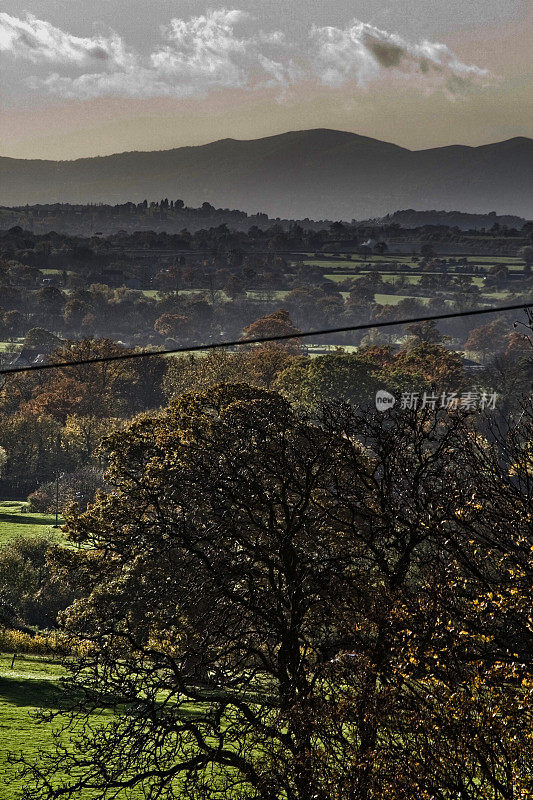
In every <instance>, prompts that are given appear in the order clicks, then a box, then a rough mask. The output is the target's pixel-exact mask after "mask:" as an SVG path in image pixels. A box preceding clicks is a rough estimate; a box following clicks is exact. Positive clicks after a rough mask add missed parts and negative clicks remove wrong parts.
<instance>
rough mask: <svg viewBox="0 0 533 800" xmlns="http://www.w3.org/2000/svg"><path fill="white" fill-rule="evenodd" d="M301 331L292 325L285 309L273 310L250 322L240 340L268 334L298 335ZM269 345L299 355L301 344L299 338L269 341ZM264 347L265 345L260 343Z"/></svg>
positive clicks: (258, 337)
mask: <svg viewBox="0 0 533 800" xmlns="http://www.w3.org/2000/svg"><path fill="white" fill-rule="evenodd" d="M299 333H301V331H299V330H298V328H296V327H295V325H293V323H292V321H291V318H290V317H289V314H288V312H287V311H285V309H280V310H279V311H274V313H273V314H269V315H268V316H266V317H261V318H260V319H258V320H256V321H255V322H252V324H251V325H248V327H247V328H245V329H244V331H243V336H242V341H246V340H247V339H264V338H267V337H269V336H291V335H292V334H295V335H298V334H299ZM268 345H269V346H270V347H282V348H284V349H286V350H287V352H290V353H292V354H293V355H300V354H301V352H302V344H301V341H300V340H299V339H285V340H282V341H280V342H269V343H268ZM261 346H262V347H264V346H265V345H261Z"/></svg>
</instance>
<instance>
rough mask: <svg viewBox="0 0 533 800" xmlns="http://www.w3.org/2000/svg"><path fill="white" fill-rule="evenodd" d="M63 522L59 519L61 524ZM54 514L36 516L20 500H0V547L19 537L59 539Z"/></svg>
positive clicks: (59, 534)
mask: <svg viewBox="0 0 533 800" xmlns="http://www.w3.org/2000/svg"><path fill="white" fill-rule="evenodd" d="M61 522H62V520H61V518H60V519H59V523H60V524H61ZM54 524H55V517H54V515H53V514H36V513H34V512H33V511H29V509H28V504H27V503H23V502H21V501H19V500H0V546H2V545H3V544H7V542H9V541H11V540H13V539H16V538H17V537H18V536H33V537H37V536H46V537H47V538H54V539H55V538H57V539H59V538H60V536H61V533H60V531H59V530H57V529H55V528H54V527H53V525H54Z"/></svg>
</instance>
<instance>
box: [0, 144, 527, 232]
mask: <svg viewBox="0 0 533 800" xmlns="http://www.w3.org/2000/svg"><path fill="white" fill-rule="evenodd" d="M532 174H533V140H531V139H526V138H515V139H510V140H508V141H504V142H498V143H495V144H489V145H483V146H480V147H467V146H461V145H456V146H450V147H441V148H433V149H428V150H419V151H410V150H407V149H405V148H402V147H399V146H397V145H394V144H390V143H386V142H381V141H378V140H376V139H370V138H368V137H364V136H358V135H356V134H352V133H346V132H342V131H333V130H326V129H317V130H309V131H293V132H289V133H285V134H281V135H278V136H270V137H267V138H263V139H254V140H249V141H239V140H235V139H223V140H220V141H217V142H213V143H211V144H207V145H201V146H198V147H181V148H178V149H175V150H166V151H155V152H130V153H121V154H117V155H112V156H106V157H99V158H86V159H79V160H76V161H59V162H56V161H39V160H19V159H10V158H0V204H1V205H21V204H25V203H29V204H34V203H50V202H63V203H67V202H69V203H86V202H108V203H120V202H126V201H128V200H132V201H134V202H140V201H141V200H143V199H144V198H148V199H149V200H155V199H159V198H161V197H169V198H178V197H179V198H181V199H183V200H184V201H185V202H186V203H187V204H188V205H198V204H200V203H202V202H204V201H207V202H210V203H213V204H214V205H216V206H218V207H229V208H241V209H243V210H246V211H249V212H255V211H264V212H266V213H268V214H269V215H270V216H273V217H278V216H279V217H288V218H304V217H311V218H316V219H324V218H334V219H335V218H337V219H338V218H343V219H348V220H349V219H352V218H354V217H355V218H368V217H375V216H379V215H383V214H387V213H389V212H393V211H395V210H396V209H398V208H417V209H420V210H424V209H434V208H442V209H449V210H451V209H454V208H460V209H461V210H463V211H467V212H473V213H487V212H490V211H492V210H496V211H498V213H504V214H518V215H520V216H524V217H529V218H531V217H533V190H532V188H531V175H532Z"/></svg>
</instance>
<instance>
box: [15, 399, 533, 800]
mask: <svg viewBox="0 0 533 800" xmlns="http://www.w3.org/2000/svg"><path fill="white" fill-rule="evenodd" d="M487 435H488V434H487ZM498 437H499V438H498ZM532 438H533V427H532V416H531V408H529V409H527V408H525V409H524V413H523V415H522V418H521V419H520V422H519V424H518V425H514V426H512V427H511V428H510V429H509V434H508V436H507V438H506V439H502V438H501V435H500V434H499V432H498V431H496V433H495V434H494V436H493V437H492V439H491V440H489V439H482V438H481V437H479V435H477V436H476V435H475V432H474V429H473V428H472V425H471V423H470V417H469V416H468V415H464V414H454V415H453V414H452V415H446V414H444V413H429V412H426V413H424V414H420V413H418V414H417V413H415V412H399V411H396V410H393V411H391V412H387V413H386V414H378V413H377V412H376V413H375V414H373V415H369V414H359V413H357V412H356V411H353V410H351V409H349V408H347V407H344V406H339V407H335V408H330V409H326V410H325V414H324V416H323V418H322V419H321V422H320V424H318V423H316V422H312V421H311V420H310V419H308V418H306V417H305V416H301V415H299V414H297V413H296V412H295V411H294V410H293V409H292V408H291V406H290V405H289V404H288V403H287V402H286V401H284V400H283V399H282V398H281V397H280V396H279V395H276V394H273V393H268V392H264V391H260V390H258V389H252V388H250V387H247V386H245V385H236V386H220V387H218V388H215V389H213V390H211V391H210V392H209V393H207V394H204V395H195V394H190V395H185V396H183V397H182V398H181V399H179V400H178V401H177V402H176V403H173V404H171V405H170V407H169V408H168V409H167V410H166V411H165V412H164V413H162V414H159V415H155V416H146V415H145V416H144V417H140V418H138V419H137V420H136V421H134V422H133V423H132V425H131V426H130V428H129V429H128V430H127V431H124V432H120V433H118V434H115V435H114V436H113V437H111V439H110V441H109V447H110V448H111V455H110V469H109V471H108V474H107V480H108V481H109V483H110V484H111V486H112V490H111V492H110V493H109V494H107V495H103V496H101V497H100V498H99V500H98V502H97V503H96V505H94V506H93V507H92V508H90V509H89V510H88V512H87V513H86V514H84V515H81V516H73V517H72V518H71V519H70V521H69V536H70V539H71V540H72V541H74V542H77V543H79V544H82V545H83V549H82V550H81V551H80V556H79V558H78V559H77V560H78V563H79V560H80V558H81V559H85V560H86V563H87V569H86V570H85V573H83V574H84V575H85V583H86V592H85V594H86V597H85V598H81V599H79V600H78V601H77V602H76V603H74V604H73V605H72V606H71V607H70V608H69V610H68V611H67V612H66V615H65V617H64V628H65V633H66V636H67V637H68V638H69V641H70V645H71V647H77V648H78V649H79V647H83V651H84V653H85V655H84V656H82V657H79V658H77V659H74V660H73V659H68V661H67V663H66V666H67V668H68V669H69V673H70V677H69V678H67V679H66V681H65V684H64V687H65V689H66V690H67V694H66V696H65V703H66V704H67V705H70V710H68V708H62V709H60V712H61V713H63V714H65V713H66V719H67V723H69V722H70V723H72V722H74V728H72V727H71V728H70V730H74V731H75V734H74V737H73V739H74V740H73V741H72V742H71V743H70V744H66V746H59V747H58V750H57V752H56V753H55V754H54V753H48V755H46V754H43V755H42V757H41V760H40V761H39V762H38V763H37V764H30V763H27V764H26V767H25V770H24V772H23V779H24V785H25V789H24V797H25V798H26V800H51V798H59V797H66V798H70V797H72V798H75V797H78V796H80V793H82V792H83V791H85V790H87V791H90V792H92V794H93V796H94V797H96V798H105V797H110V796H112V795H113V794H115V792H117V791H119V790H120V789H125V790H132V791H133V790H135V791H139V792H140V793H141V795H142V796H145V797H147V798H150V800H154V799H155V798H160V797H164V798H191V799H192V798H194V799H195V800H200V798H202V800H205V798H210V800H219V798H230V797H231V798H235V797H238V798H242V800H244V798H247V799H248V800H252V799H253V800H274V798H275V799H276V800H277V799H278V798H280V799H281V798H283V800H285V799H287V800H310V798H315V799H316V800H331V798H334V799H335V800H382V799H383V798H391V800H407V799H408V798H414V797H428V798H429V797H435V798H439V799H440V798H443V799H445V800H448V799H449V798H450V799H451V798H452V797H453V798H456V797H462V798H467V799H468V800H487V798H488V799H489V800H497V799H499V798H506V799H507V800H511V798H513V800H514V798H526V797H527V796H528V793H530V792H531V790H532V788H533V785H532V778H531V776H532V774H533V772H532V767H533V747H532V741H531V736H530V730H531V723H532V722H533V717H532V693H533V675H532V670H531V668H532V657H531V653H532V651H533V650H532V645H533V631H532V630H531V621H530V613H531V611H530V609H531V585H532V580H531V578H532V577H533V565H532V561H531V550H532V548H533V533H532V531H531V523H530V516H531V507H532V505H531V504H532V500H533V494H532V492H533V485H532V481H531V452H530V449H529V450H528V449H525V448H524V446H523V442H524V441H530V440H531V439H532ZM55 559H56V560H57V559H59V560H60V559H61V553H60V552H56V554H55ZM64 561H65V564H69V563H71V561H72V553H71V551H70V550H68V549H65V553H64ZM102 708H103V709H108V710H111V711H113V713H114V717H113V718H112V720H111V721H108V722H106V723H105V724H103V725H102V724H98V725H94V724H93V725H90V724H88V723H89V720H90V719H91V714H92V713H93V712H94V713H96V712H97V711H98V710H101V709H102ZM61 713H59V716H61ZM57 716H58V713H57V712H54V711H52V712H51V713H50V714H48V715H46V714H45V718H50V717H51V718H53V719H54V718H56V717H57Z"/></svg>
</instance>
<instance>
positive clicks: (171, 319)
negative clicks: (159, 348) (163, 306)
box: [154, 312, 191, 339]
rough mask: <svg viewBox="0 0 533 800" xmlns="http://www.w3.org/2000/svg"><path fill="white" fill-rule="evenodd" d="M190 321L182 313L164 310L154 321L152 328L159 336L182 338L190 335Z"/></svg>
mask: <svg viewBox="0 0 533 800" xmlns="http://www.w3.org/2000/svg"><path fill="white" fill-rule="evenodd" d="M190 327H191V321H190V319H189V318H188V317H186V316H184V315H183V314H170V313H169V312H166V313H165V314H162V315H161V316H160V317H159V318H158V319H156V321H155V322H154V330H156V331H157V333H159V334H161V336H166V337H170V338H172V339H183V338H184V337H188V336H189V335H190Z"/></svg>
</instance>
